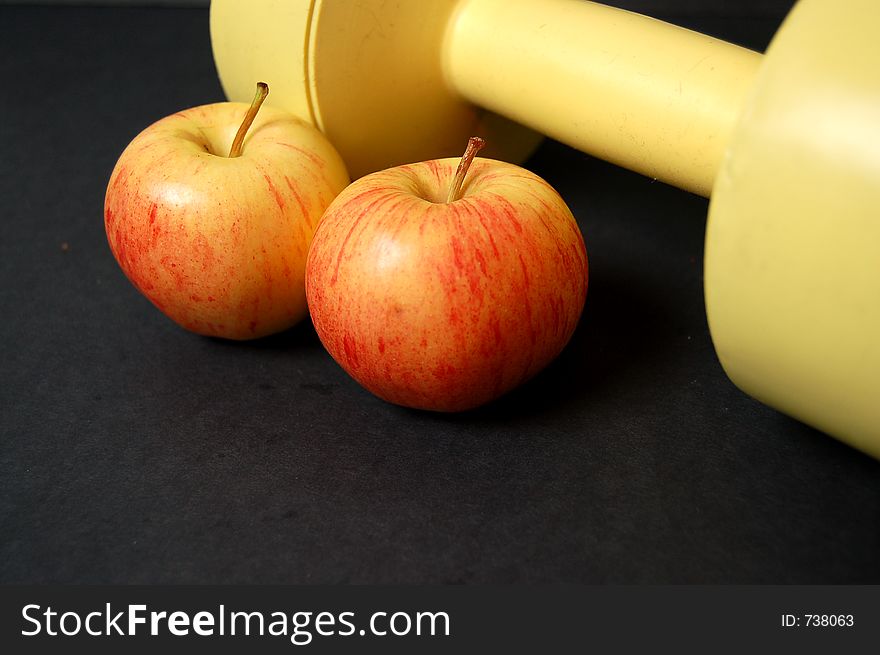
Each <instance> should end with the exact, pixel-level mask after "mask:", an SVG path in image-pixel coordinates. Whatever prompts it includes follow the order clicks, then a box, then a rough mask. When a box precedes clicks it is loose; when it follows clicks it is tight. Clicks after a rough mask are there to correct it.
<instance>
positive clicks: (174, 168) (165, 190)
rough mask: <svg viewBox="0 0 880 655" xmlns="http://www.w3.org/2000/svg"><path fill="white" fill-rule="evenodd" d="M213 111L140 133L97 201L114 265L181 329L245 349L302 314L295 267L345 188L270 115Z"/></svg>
mask: <svg viewBox="0 0 880 655" xmlns="http://www.w3.org/2000/svg"><path fill="white" fill-rule="evenodd" d="M267 95H268V87H267V86H266V85H265V84H262V83H261V84H260V85H258V90H257V95H256V97H255V98H254V102H253V104H252V105H251V106H250V107H248V105H247V104H245V103H235V102H221V103H216V104H210V105H204V106H201V107H195V108H192V109H187V110H186V111H181V112H178V113H176V114H174V115H172V116H168V117H166V118H163V119H162V120H160V121H158V122H156V123H154V124H152V125H151V126H149V127H147V128H146V129H145V130H144V131H143V132H141V133H140V134H139V135H138V136H137V137H135V139H134V140H133V141H132V142H131V143H130V144H129V145H128V147H126V148H125V150H124V152H123V153H122V155H121V156H120V158H119V161H118V162H117V163H116V167H115V168H114V169H113V173H112V175H111V176H110V182H109V185H108V187H107V194H106V197H105V201H104V224H105V227H106V231H107V239H108V241H109V243H110V249H111V250H112V251H113V255H114V256H115V257H116V260H117V261H118V262H119V265H120V266H121V267H122V270H123V271H124V272H125V274H126V275H127V276H128V278H129V280H131V282H132V283H133V284H134V286H135V287H137V289H139V290H140V291H141V292H142V293H143V294H144V295H145V296H146V297H147V298H148V299H149V300H150V301H152V303H153V304H154V305H155V306H156V307H158V308H159V309H160V310H161V311H162V312H164V313H165V314H166V315H168V316H169V317H170V318H171V319H172V320H174V321H175V322H176V323H178V324H180V325H181V326H183V327H184V328H186V329H188V330H191V331H193V332H197V333H199V334H203V335H208V336H215V337H225V338H228V339H251V338H257V337H261V336H264V335H267V334H272V333H275V332H280V331H282V330H284V329H286V328H289V327H290V326H292V325H293V324H295V323H296V322H298V321H299V320H300V319H302V318H303V317H304V316H305V315H306V313H307V305H306V298H305V282H304V277H305V262H306V257H307V255H308V248H309V243H310V242H311V240H312V235H313V234H314V231H315V227H316V226H317V224H318V221H319V219H320V217H321V214H322V213H323V212H324V210H325V209H326V208H327V206H328V205H329V204H330V201H331V200H333V198H334V197H336V195H337V194H338V193H339V192H340V191H341V190H342V189H343V188H345V186H346V185H347V184H348V181H349V179H348V174H347V173H346V169H345V165H344V164H343V162H342V159H341V158H340V156H339V154H338V153H337V152H336V150H335V149H334V148H333V146H332V145H331V144H330V142H329V141H327V139H326V138H325V137H324V136H323V135H322V134H321V133H320V132H319V131H318V130H317V129H315V128H314V127H312V126H311V125H309V124H307V123H305V122H303V121H301V120H300V119H298V118H296V117H294V116H292V115H291V114H289V113H286V112H284V111H281V110H279V109H276V108H273V107H270V106H265V107H263V109H262V111H260V107H261V105H262V103H263V100H265V98H266V96H267Z"/></svg>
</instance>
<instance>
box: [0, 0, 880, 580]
mask: <svg viewBox="0 0 880 655" xmlns="http://www.w3.org/2000/svg"><path fill="white" fill-rule="evenodd" d="M0 24H2V34H3V38H2V39H0V88H2V95H0V143H2V145H3V154H2V157H0V203H2V204H0V207H2V214H3V216H2V221H0V229H2V239H0V253H2V255H0V271H2V287H0V294H2V295H0V297H2V309H3V319H2V322H0V348H2V360H0V361H2V387H0V409H2V423H0V582H3V583H459V582H463V583H511V582H530V583H556V582H572V583H868V582H874V583H877V582H880V557H878V554H880V463H878V462H877V461H874V460H873V459H871V458H869V457H867V456H865V455H863V454H861V453H859V452H857V451H855V450H853V449H851V448H849V447H847V446H845V445H843V444H841V443H839V442H837V441H835V440H834V439H832V438H830V437H828V436H825V435H823V434H821V433H819V432H817V431H815V430H813V429H811V428H809V427H806V426H804V425H802V424H800V423H798V422H797V421H795V420H793V419H791V418H788V417H786V416H783V415H782V414H780V413H778V412H776V411H774V410H772V409H770V408H767V407H765V406H763V405H761V404H759V403H757V402H756V401H754V400H752V399H750V398H749V397H747V396H746V395H744V394H743V393H742V392H740V391H739V390H738V389H737V388H736V387H734V385H733V384H732V383H731V382H730V381H729V380H728V379H727V378H726V377H725V375H724V373H723V371H722V370H721V367H720V365H719V363H718V361H717V359H716V357H715V354H714V351H713V348H712V344H711V341H710V338H709V334H708V329H707V325H706V318H705V310H704V305H703V289H702V283H703V279H702V254H703V234H704V224H705V216H706V212H707V201H706V200H705V199H702V198H698V197H696V196H693V195H689V194H687V193H684V192H682V191H678V190H676V189H673V188H670V187H668V186H665V185H663V184H660V183H654V182H652V181H651V180H648V179H645V178H642V177H640V176H638V175H635V174H632V173H629V172H626V171H623V170H621V169H618V168H615V167H613V166H611V165H608V164H605V163H602V162H599V161H597V160H595V159H592V158H590V157H588V156H587V155H584V154H581V153H578V152H576V151H574V150H571V149H569V148H567V147H564V146H562V145H560V144H557V143H554V142H549V141H548V142H546V143H545V144H544V145H543V146H542V147H541V148H540V149H539V150H538V152H537V153H536V154H535V155H534V156H533V157H532V158H531V159H530V160H529V161H528V162H527V163H526V165H527V167H529V168H531V169H532V170H534V171H535V172H536V173H538V174H539V175H541V176H543V177H544V178H545V179H547V180H548V181H549V182H550V183H551V184H553V185H554V186H555V187H556V188H557V189H558V190H559V191H560V193H561V194H562V195H563V197H564V198H565V199H566V200H567V201H568V203H569V204H570V206H571V208H572V211H573V212H574V214H575V216H576V217H577V220H578V222H579V224H580V226H581V229H582V230H583V233H584V236H585V240H586V243H587V248H588V250H589V254H590V273H591V278H590V290H589V294H588V299H587V305H586V308H585V312H584V315H583V318H582V320H581V323H580V326H579V328H578V330H577V332H576V334H575V336H574V338H573V340H572V342H571V343H570V345H569V347H568V348H567V349H566V350H565V351H564V353H563V354H562V356H561V357H560V358H559V359H558V360H557V361H556V362H555V363H554V364H552V365H551V366H550V367H549V368H548V369H547V370H546V371H544V372H543V373H542V374H540V375H539V376H538V377H537V378H535V379H534V380H533V381H531V382H530V383H528V384H527V385H525V386H524V387H523V388H521V389H519V390H517V391H515V392H513V393H511V394H510V395H508V396H507V397H505V398H503V399H501V400H499V401H497V402H495V403H493V404H491V405H489V406H487V407H484V408H482V409H480V410H476V411H474V412H470V413H466V414H461V415H451V416H450V415H437V414H432V413H424V412H417V411H411V410H407V409H402V408H399V407H395V406H392V405H389V404H386V403H384V402H382V401H380V400H378V399H377V398H375V397H373V396H371V395H370V394H369V393H367V392H366V391H364V390H362V389H361V388H360V387H359V386H358V385H357V384H356V383H355V382H354V381H352V380H351V379H350V378H349V377H347V375H346V374H345V373H344V372H343V371H342V370H341V369H340V368H339V367H338V366H337V365H336V364H335V363H334V362H333V361H332V360H331V359H330V357H329V355H327V354H326V352H325V351H324V350H323V348H322V347H321V344H320V342H319V341H318V339H317V337H316V336H315V333H314V331H313V329H312V327H311V325H310V324H308V322H306V324H303V325H301V326H299V327H296V328H294V329H292V330H290V331H289V332H287V333H284V334H281V335H278V336H275V337H270V338H267V339H263V340H260V341H256V342H249V343H229V342H224V341H220V340H214V339H208V338H203V337H199V336H195V335H192V334H189V333H187V332H184V331H183V330H181V329H179V328H178V327H176V326H175V325H173V324H172V323H171V322H170V321H169V320H168V319H166V318H165V317H164V316H162V315H161V314H160V313H158V312H157V311H156V310H155V309H154V307H153V306H152V305H151V304H150V303H149V302H148V301H147V300H146V299H145V298H143V297H142V296H141V295H139V294H138V292H137V291H136V290H135V289H134V288H133V287H132V285H131V284H130V283H129V282H128V281H127V280H126V278H125V277H124V276H123V274H122V272H121V271H120V269H119V267H118V266H117V265H116V262H115V261H114V260H113V257H112V255H111V253H110V250H109V248H108V247H107V243H106V237H105V235H104V226H103V219H102V205H103V197H104V189H105V186H106V183H107V180H108V177H109V175H110V171H111V169H112V167H113V164H114V163H115V160H116V158H117V157H118V156H119V154H120V152H121V151H122V149H123V148H124V147H125V145H126V144H127V143H128V141H129V140H130V139H131V138H133V137H134V135H135V134H136V133H137V132H139V131H140V130H141V129H142V128H144V127H145V126H146V125H148V124H149V123H151V122H153V121H154V120H156V119H158V118H160V117H162V116H165V115H167V114H170V113H173V112H174V111H177V110H179V109H182V108H185V107H189V106H194V105H198V104H204V103H207V102H214V101H218V100H222V99H223V98H222V91H221V89H220V86H219V83H218V81H217V77H216V73H215V69H214V66H213V62H212V58H211V49H210V41H209V36H208V24H207V12H206V11H204V10H167V9H166V10H159V9H155V10H147V9H138V10H136V9H127V10H111V9H99V8H91V9H75V8H66V9H54V10H51V9H38V8H11V7H3V8H0ZM777 24H778V21H774V20H768V19H742V20H731V19H721V18H718V19H713V20H703V21H698V22H695V23H694V24H693V26H694V27H697V28H700V29H703V30H708V31H710V32H712V33H714V34H716V35H718V36H722V37H726V38H729V39H733V40H737V41H739V42H741V43H744V44H747V45H751V46H753V47H757V48H763V47H764V46H765V45H766V43H767V41H768V40H769V38H770V35H771V34H772V33H773V31H774V30H775V28H776V27H777Z"/></svg>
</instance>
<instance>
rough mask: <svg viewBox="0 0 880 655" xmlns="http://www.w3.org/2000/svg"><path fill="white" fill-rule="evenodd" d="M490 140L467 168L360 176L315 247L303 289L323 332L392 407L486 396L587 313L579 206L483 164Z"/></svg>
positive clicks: (415, 167) (544, 356)
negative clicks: (570, 206) (576, 217)
mask: <svg viewBox="0 0 880 655" xmlns="http://www.w3.org/2000/svg"><path fill="white" fill-rule="evenodd" d="M481 146H482V139H479V138H477V137H474V138H472V139H471V140H470V142H469V144H468V149H467V151H466V152H465V156H464V157H463V158H462V159H461V161H460V162H459V161H457V160H456V159H438V160H433V161H426V162H421V163H416V164H410V165H406V166H399V167H396V168H391V169H388V170H385V171H380V172H377V173H373V174H371V175H367V176H365V177H362V178H360V179H359V180H357V181H356V182H354V183H353V184H351V185H350V186H349V187H348V188H346V189H345V190H344V191H343V192H342V193H341V194H340V195H339V196H337V198H336V199H335V200H334V201H333V202H332V203H331V204H330V206H329V207H328V208H327V211H326V212H325V213H324V216H323V217H322V219H321V222H320V224H319V225H318V229H317V231H316V233H315V238H314V240H313V241H312V246H311V249H310V251H309V258H308V261H307V263H306V295H307V298H308V303H309V310H310V313H311V316H312V321H313V323H314V325H315V329H316V331H317V333H318V336H319V338H320V339H321V342H322V343H323V344H324V346H325V348H326V349H327V350H328V351H329V352H330V354H331V355H332V356H333V358H334V359H335V360H336V361H337V362H338V363H339V364H340V365H341V366H342V368H343V369H345V370H346V371H347V372H348V373H349V374H350V375H351V376H352V377H353V378H354V379H355V380H357V381H358V382H359V383H360V384H361V385H363V386H364V387H365V388H367V389H368V390H369V391H371V392H372V393H374V394H376V395H377V396H379V397H380V398H383V399H385V400H387V401H389V402H392V403H396V404H399V405H404V406H407V407H414V408H420V409H429V410H436V411H461V410H467V409H471V408H474V407H477V406H479V405H482V404H484V403H486V402H489V401H491V400H493V399H495V398H497V397H499V396H501V395H502V394H504V393H505V392H507V391H509V390H511V389H513V388H514V387H516V386H517V385H520V384H521V383H523V382H525V381H526V380H528V379H529V378H531V377H532V376H533V375H535V374H536V373H537V372H538V371H540V370H541V369H542V368H544V367H545V366H546V365H547V364H548V363H550V362H551V361H552V360H553V359H554V358H555V357H556V356H557V355H558V354H559V353H560V352H561V351H562V349H563V347H564V346H565V345H566V343H567V342H568V340H569V339H570V338H571V335H572V333H573V332H574V329H575V326H576V325H577V323H578V320H579V318H580V315H581V311H582V310H583V306H584V300H585V298H586V292H587V253H586V248H585V247H584V240H583V237H582V235H581V233H580V230H579V229H578V226H577V223H576V222H575V220H574V217H573V216H572V214H571V211H569V209H568V207H567V206H566V204H565V202H564V201H563V200H562V198H561V197H560V196H559V194H558V193H557V192H556V191H555V190H554V189H553V188H552V187H551V186H550V185H549V184H548V183H547V182H545V181H544V180H542V179H541V178H540V177H538V176H537V175H535V174H533V173H531V172H529V171H527V170H525V169H523V168H520V167H519V166H515V165H513V164H508V163H504V162H500V161H494V160H490V159H482V158H477V159H474V156H475V154H476V152H477V151H478V150H479V148H480V147H481ZM456 164H458V166H456ZM466 176H467V179H466V181H465V178H466Z"/></svg>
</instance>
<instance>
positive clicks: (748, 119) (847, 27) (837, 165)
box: [705, 0, 880, 457]
mask: <svg viewBox="0 0 880 655" xmlns="http://www.w3.org/2000/svg"><path fill="white" fill-rule="evenodd" d="M878 34H880V3H878V2H877V1H876V0H835V1H833V2H832V1H831V0H801V2H800V3H799V4H798V5H797V6H796V7H795V8H794V10H793V11H792V13H791V14H790V16H789V17H788V18H787V19H786V21H785V23H784V24H783V26H782V28H781V29H780V31H779V33H778V34H777V35H776V37H775V39H774V40H773V42H772V44H771V46H770V48H769V49H768V51H767V54H766V56H765V58H764V62H763V64H762V66H761V69H760V71H759V73H758V76H757V79H756V81H755V87H754V89H753V91H752V93H751V96H750V97H749V99H748V100H747V103H746V106H745V110H744V113H743V115H742V117H741V119H740V121H739V124H738V127H737V128H736V129H735V131H734V134H733V138H732V141H731V143H730V145H729V147H728V150H727V155H726V158H725V160H724V163H723V164H722V166H721V170H720V173H719V176H718V179H717V181H716V184H715V188H714V191H713V194H712V200H711V204H710V212H709V223H708V228H707V236H706V262H705V284H706V289H705V290H706V307H707V312H708V318H709V326H710V329H711V333H712V338H713V341H714V343H715V347H716V350H717V352H718V356H719V358H720V360H721V363H722V365H723V366H724V369H725V370H726V371H727V373H728V375H729V376H730V378H731V379H732V380H733V381H734V382H735V383H736V384H737V385H738V386H739V387H740V388H742V389H743V390H744V391H746V392H747V393H749V394H751V395H752V396H754V397H755V398H757V399H759V400H761V401H762V402H765V403H767V404H769V405H771V406H773V407H776V408H778V409H780V410H782V411H783V412H786V413H788V414H790V415H792V416H795V417H797V418H799V419H801V420H803V421H804V422H806V423H809V424H810V425H813V426H815V427H817V428H819V429H820V430H823V431H825V432H828V433H829V434H832V435H834V436H836V437H838V438H840V439H841V440H843V441H846V442H848V443H850V444H851V445H853V446H855V447H856V448H860V449H862V450H863V451H865V452H867V453H869V454H871V455H873V456H874V457H880V45H878V44H880V41H878Z"/></svg>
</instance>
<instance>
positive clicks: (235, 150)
mask: <svg viewBox="0 0 880 655" xmlns="http://www.w3.org/2000/svg"><path fill="white" fill-rule="evenodd" d="M267 95H269V85H268V84H266V83H265V82H257V95H255V96H254V101H253V102H252V103H251V106H250V107H249V108H248V110H247V113H246V114H245V115H244V120H243V121H242V122H241V127H239V128H238V132H236V133H235V139H233V141H232V147H231V148H230V149H229V156H230V157H240V156H241V147H242V146H243V145H244V137H245V135H246V134H247V131H248V130H249V129H251V125H252V124H253V122H254V119H255V118H256V117H257V112H258V111H260V107H261V106H262V104H263V100H265V99H266V96H267Z"/></svg>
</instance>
